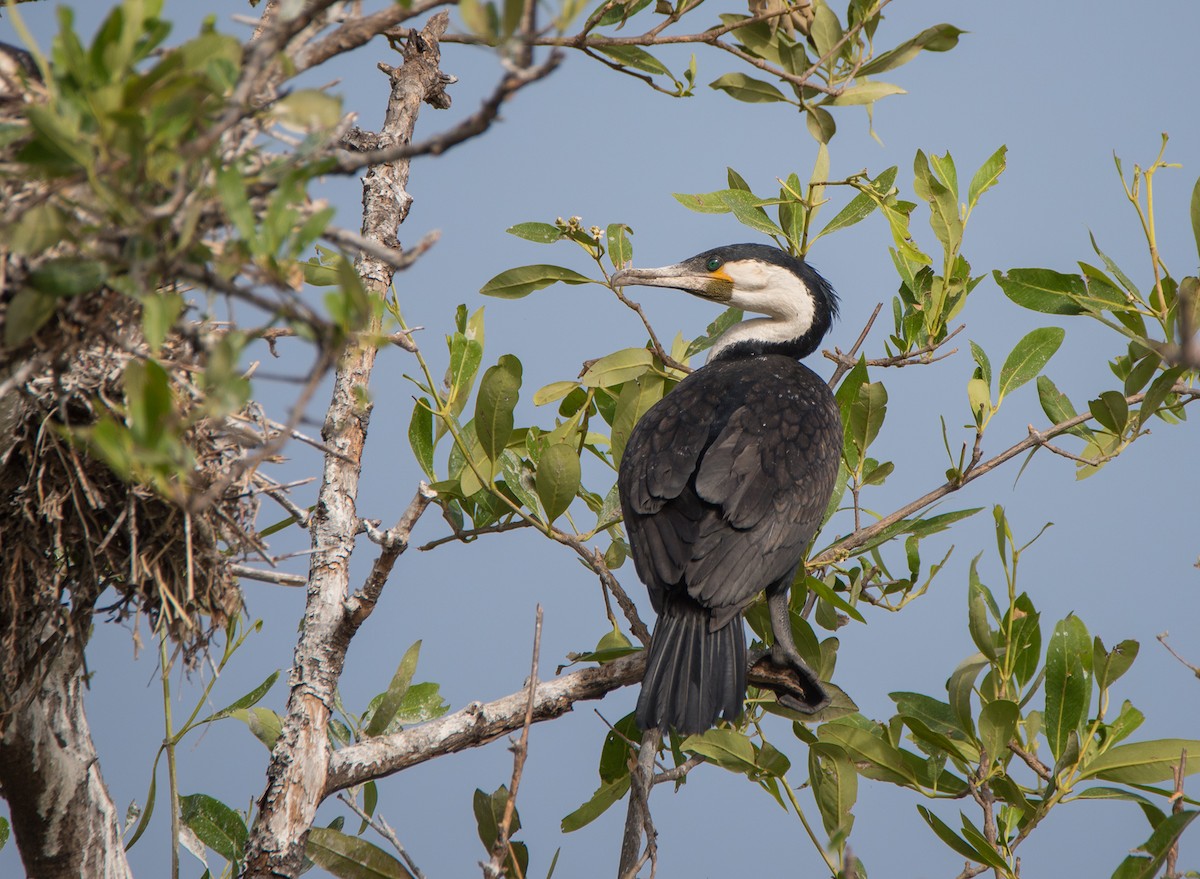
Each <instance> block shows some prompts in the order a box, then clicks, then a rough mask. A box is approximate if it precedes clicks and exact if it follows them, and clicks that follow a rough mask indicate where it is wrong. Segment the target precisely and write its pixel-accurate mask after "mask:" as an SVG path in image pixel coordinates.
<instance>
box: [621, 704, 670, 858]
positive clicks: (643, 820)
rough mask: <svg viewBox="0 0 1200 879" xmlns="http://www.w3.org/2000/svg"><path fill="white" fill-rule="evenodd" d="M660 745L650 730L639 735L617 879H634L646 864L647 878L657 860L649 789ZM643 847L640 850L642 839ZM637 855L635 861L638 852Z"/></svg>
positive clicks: (656, 733) (657, 735) (654, 731)
mask: <svg viewBox="0 0 1200 879" xmlns="http://www.w3.org/2000/svg"><path fill="white" fill-rule="evenodd" d="M661 743H662V733H661V732H660V731H659V730H658V729H657V728H651V729H648V730H646V731H645V732H644V733H642V743H641V747H640V749H639V750H638V756H637V760H636V761H631V762H632V765H631V766H630V772H629V776H630V777H629V782H630V784H629V806H628V807H627V810H626V812H625V834H624V836H623V838H622V840H621V861H620V866H619V867H618V868H617V876H618V877H619V879H634V877H636V876H637V874H638V871H639V870H640V869H642V866H643V865H644V864H645V863H646V861H647V860H648V861H650V863H651V867H650V872H651V875H653V874H654V865H655V864H656V863H657V860H658V843H657V840H656V836H657V834H656V833H655V830H654V822H653V821H652V820H651V817H650V788H651V786H652V785H653V783H654V782H653V778H654V761H655V757H656V756H657V755H658V749H659V746H660V745H661ZM643 835H644V836H645V839H646V847H645V849H644V850H643V849H642V837H643ZM639 851H640V852H641V856H640V857H639V855H638V852H639Z"/></svg>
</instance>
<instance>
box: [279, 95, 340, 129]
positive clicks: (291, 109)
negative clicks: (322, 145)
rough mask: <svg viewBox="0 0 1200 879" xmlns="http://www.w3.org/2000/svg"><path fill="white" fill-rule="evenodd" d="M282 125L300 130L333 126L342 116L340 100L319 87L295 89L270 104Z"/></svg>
mask: <svg viewBox="0 0 1200 879" xmlns="http://www.w3.org/2000/svg"><path fill="white" fill-rule="evenodd" d="M271 112H272V113H273V115H275V116H276V117H277V118H278V119H279V120H280V121H281V122H283V123H284V125H286V126H289V127H292V128H295V129H299V130H300V131H322V130H326V129H330V128H333V127H334V126H335V125H337V124H338V122H339V121H340V120H341V118H342V102H341V101H340V100H339V99H338V98H335V97H334V96H333V95H329V94H326V93H325V92H323V91H320V90H319V89H296V90H295V91H291V92H288V93H287V94H286V95H284V97H283V98H281V99H280V100H279V101H276V102H275V103H273V104H272V105H271Z"/></svg>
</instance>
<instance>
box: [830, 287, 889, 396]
mask: <svg viewBox="0 0 1200 879" xmlns="http://www.w3.org/2000/svg"><path fill="white" fill-rule="evenodd" d="M881 308H883V303H882V302H879V303H877V304H876V305H875V310H874V311H872V312H871V316H870V317H869V318H867V322H866V324H865V325H864V326H863V328H862V332H861V333H859V334H858V338H857V339H855V340H854V344H853V345H851V346H850V351H849V353H847V354H842V353H841V352H840V351H838V349H837V348H834V349H833V354H830V353H829V352H828V351H826V352H824V353H825V356H826V357H828V358H829V359H830V360H832V361H833V362H834V363H836V364H837V367H836V368H835V369H834V370H833V375H831V376H830V377H829V387H831V388H836V387H837V383H838V382H840V381H841V380H842V376H844V375H845V374H846V373H847V372H849V371H850V369H851V368H852V367H853V366H854V364H855V363H856V362H857V360H856V356H857V354H858V350H859V349H860V348H862V346H863V342H865V341H867V334H868V333H869V332H871V327H873V326H874V325H875V318H877V317H879V310H880V309H881Z"/></svg>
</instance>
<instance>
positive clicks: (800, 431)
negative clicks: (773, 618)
mask: <svg viewBox="0 0 1200 879" xmlns="http://www.w3.org/2000/svg"><path fill="white" fill-rule="evenodd" d="M815 378H816V377H815V376H814V379H815ZM817 381H819V379H818V380H817ZM726 390H728V389H726ZM823 390H824V389H823V388H822V391H823ZM737 391H738V393H739V396H740V397H741V405H740V406H738V407H737V408H734V409H733V411H732V412H731V413H730V414H729V415H728V416H726V415H725V413H726V412H729V408H730V407H729V402H728V399H727V398H722V397H721V396H719V395H717V394H714V393H712V392H711V389H707V388H705V387H704V386H703V385H702V384H700V383H695V384H693V385H691V386H689V385H688V384H687V383H684V384H681V385H680V386H679V387H678V388H676V389H675V391H673V392H672V393H671V394H669V395H668V396H667V397H666V398H665V399H664V400H663V401H662V402H660V403H659V404H658V405H657V406H655V407H654V408H653V409H652V410H651V411H650V412H649V413H647V416H646V417H645V418H643V420H642V422H640V423H639V424H638V426H637V428H636V429H635V430H634V432H633V435H632V436H631V437H630V440H629V443H628V444H627V446H626V448H625V456H624V458H623V460H622V464H621V473H620V489H621V498H622V505H623V507H624V512H625V521H626V527H627V528H628V530H629V538H630V544H631V547H632V554H633V558H634V563H635V565H636V567H637V571H638V576H639V577H641V579H642V580H643V582H645V583H646V584H647V586H648V587H649V588H650V594H651V599H652V600H653V602H654V605H655V608H656V609H658V607H659V604H660V603H661V600H662V596H663V594H664V593H665V592H669V591H672V589H673V588H675V587H684V588H686V590H687V593H688V594H689V595H690V596H691V597H692V598H694V599H696V600H697V601H699V602H700V603H701V604H703V605H704V606H706V607H709V608H711V609H714V610H719V609H725V608H728V609H730V610H731V611H734V610H735V609H738V610H740V609H741V607H743V606H744V605H745V604H746V603H747V602H749V601H750V599H751V598H753V597H754V595H755V594H757V593H758V592H759V591H761V590H762V589H763V588H765V587H766V586H768V585H770V584H771V583H773V582H776V581H778V580H779V579H780V578H782V577H784V576H787V575H788V574H790V573H791V571H792V569H794V568H795V566H796V564H797V562H798V561H799V560H800V558H801V556H802V554H803V551H804V547H805V545H806V544H807V543H808V541H809V540H811V539H812V536H813V533H814V532H815V530H816V528H817V527H818V526H819V525H820V522H821V516H822V514H823V513H824V506H825V503H826V498H827V497H828V496H829V492H830V490H831V488H832V483H833V479H834V478H835V476H836V473H837V456H838V453H839V450H838V449H837V448H836V446H837V444H838V443H837V442H835V443H833V445H829V444H828V443H822V442H820V441H819V440H820V439H821V438H823V437H825V436H827V435H833V436H834V437H835V438H836V440H837V441H839V442H840V438H841V430H840V425H839V422H838V416H837V409H836V405H835V404H834V403H833V401H832V399H831V398H830V399H828V401H827V402H826V400H825V398H824V397H822V398H821V405H820V406H818V407H816V409H815V410H813V411H815V413H816V415H817V416H818V417H815V418H814V417H812V414H811V413H810V417H808V418H807V419H802V418H801V416H800V414H799V411H800V410H799V408H796V407H792V406H789V405H787V400H786V397H787V396H789V393H788V392H794V391H795V389H794V388H788V389H787V391H786V392H785V393H784V397H782V398H781V397H780V395H779V393H778V389H777V388H760V389H759V390H758V391H755V390H753V389H750V388H744V387H739V388H738V389H737ZM827 393H828V392H827V391H824V394H827ZM807 408H808V409H812V407H807ZM714 434H715V436H714ZM717 617H720V618H721V619H722V620H723V619H727V615H725V614H716V615H714V622H717Z"/></svg>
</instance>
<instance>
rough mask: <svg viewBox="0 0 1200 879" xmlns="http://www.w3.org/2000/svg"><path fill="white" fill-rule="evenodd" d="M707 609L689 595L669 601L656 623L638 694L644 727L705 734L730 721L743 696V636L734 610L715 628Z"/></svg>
mask: <svg viewBox="0 0 1200 879" xmlns="http://www.w3.org/2000/svg"><path fill="white" fill-rule="evenodd" d="M710 619H711V615H710V613H709V611H707V610H706V609H705V608H703V607H701V606H700V605H699V604H698V603H696V602H695V601H692V600H691V599H683V600H675V601H667V603H666V604H665V606H664V607H663V611H662V613H661V614H660V615H659V617H658V624H657V625H656V626H655V627H654V636H653V637H652V638H651V639H650V648H649V653H648V657H647V659H646V675H645V677H643V678H642V693H641V695H640V696H639V697H638V704H637V723H638V726H639V727H641V728H642V729H643V730H647V729H650V728H652V727H658V728H659V729H661V730H663V731H666V729H667V728H668V727H674V728H675V730H676V731H677V732H679V733H680V734H682V735H691V734H692V733H700V732H704V731H705V730H706V729H708V728H710V727H711V726H712V725H713V724H714V723H716V721H717V717H718V716H721V717H724V718H725V719H726V720H734V719H735V718H736V717H738V715H740V714H741V713H742V703H743V702H744V701H745V698H746V636H745V634H744V633H743V632H742V615H741V614H738V615H737V616H735V617H734V618H733V619H732V620H730V621H729V622H728V623H726V624H725V625H724V626H722V627H721V628H720V629H717V631H715V632H711V631H709V621H710Z"/></svg>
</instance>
